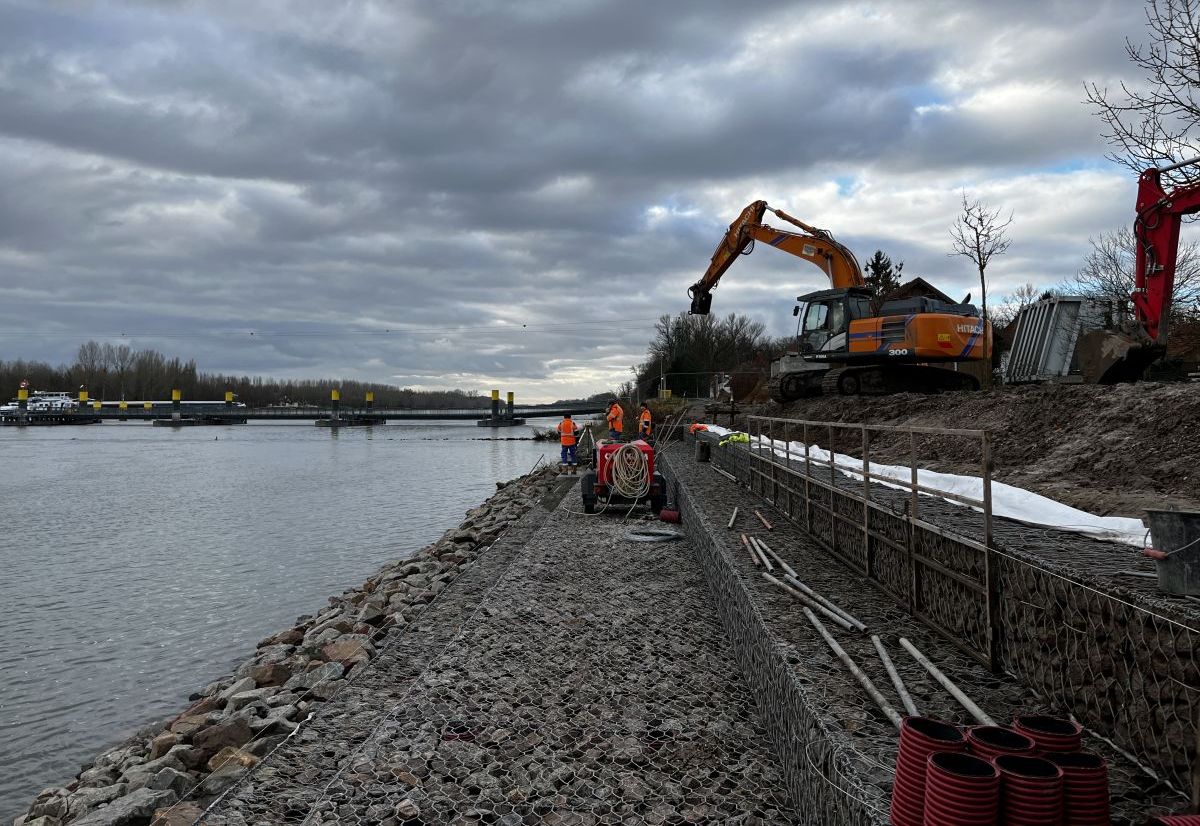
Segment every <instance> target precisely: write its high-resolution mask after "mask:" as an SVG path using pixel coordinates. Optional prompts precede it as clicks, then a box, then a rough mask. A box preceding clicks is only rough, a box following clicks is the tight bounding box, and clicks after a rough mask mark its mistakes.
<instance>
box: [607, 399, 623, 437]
mask: <svg viewBox="0 0 1200 826" xmlns="http://www.w3.org/2000/svg"><path fill="white" fill-rule="evenodd" d="M604 418H605V419H606V420H607V421H608V438H610V439H612V440H613V441H614V442H619V441H621V432H622V431H623V430H625V425H624V419H625V411H624V410H622V409H621V403H620V402H619V401H617V400H616V399H613V400H612V403H611V404H609V406H608V413H606V414H605V416H604Z"/></svg>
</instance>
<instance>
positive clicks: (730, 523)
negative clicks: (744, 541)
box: [725, 508, 738, 530]
mask: <svg viewBox="0 0 1200 826" xmlns="http://www.w3.org/2000/svg"><path fill="white" fill-rule="evenodd" d="M737 512H738V509H737V508H734V509H733V513H732V514H731V515H730V517H729V524H728V525H726V526H725V527H727V528H729V529H730V530H733V522H734V520H735V519H737Z"/></svg>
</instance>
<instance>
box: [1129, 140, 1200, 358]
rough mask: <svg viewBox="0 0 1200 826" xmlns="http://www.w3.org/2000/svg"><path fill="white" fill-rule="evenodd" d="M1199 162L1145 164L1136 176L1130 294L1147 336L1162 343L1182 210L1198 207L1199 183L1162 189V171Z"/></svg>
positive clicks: (1193, 210)
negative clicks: (1151, 166)
mask: <svg viewBox="0 0 1200 826" xmlns="http://www.w3.org/2000/svg"><path fill="white" fill-rule="evenodd" d="M1198 162H1200V158H1194V159H1192V160H1190V161H1184V162H1183V163H1179V164H1175V165H1174V166H1168V167H1164V168H1162V169H1147V170H1146V171H1145V172H1143V173H1142V176H1141V178H1140V179H1139V181H1138V198H1137V219H1136V220H1135V221H1134V225H1133V232H1134V235H1135V237H1136V238H1137V260H1136V268H1135V271H1134V272H1135V281H1134V289H1133V294H1132V295H1131V296H1130V298H1131V299H1132V300H1133V307H1134V313H1135V314H1136V315H1137V318H1138V322H1139V323H1141V325H1142V327H1144V328H1145V330H1146V333H1147V335H1149V336H1150V340H1151V341H1152V342H1154V343H1155V344H1156V345H1157V346H1158V347H1160V348H1161V347H1165V346H1166V343H1167V320H1168V317H1169V316H1170V312H1171V299H1172V293H1173V292H1174V289H1175V265H1176V259H1177V257H1178V254H1179V227H1180V224H1181V223H1182V221H1183V216H1184V215H1192V214H1194V213H1196V212H1200V184H1190V185H1188V186H1181V187H1179V188H1178V189H1174V190H1172V191H1171V192H1170V193H1167V192H1165V191H1164V190H1163V188H1162V180H1161V177H1162V173H1163V172H1169V171H1170V170H1172V169H1178V168H1179V167H1181V166H1190V165H1192V164H1195V163H1198Z"/></svg>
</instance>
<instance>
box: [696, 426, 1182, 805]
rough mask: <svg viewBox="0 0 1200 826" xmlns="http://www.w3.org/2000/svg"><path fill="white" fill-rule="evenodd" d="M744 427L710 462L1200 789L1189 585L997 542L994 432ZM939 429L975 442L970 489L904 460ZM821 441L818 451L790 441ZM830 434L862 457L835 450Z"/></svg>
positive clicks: (944, 623)
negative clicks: (1130, 579) (1137, 582)
mask: <svg viewBox="0 0 1200 826" xmlns="http://www.w3.org/2000/svg"><path fill="white" fill-rule="evenodd" d="M748 429H749V432H750V435H751V436H752V437H753V438H752V439H751V443H750V444H749V445H746V446H745V447H747V448H749V449H720V450H713V451H712V453H711V457H712V461H713V463H714V464H716V465H717V466H718V467H719V468H723V469H724V470H725V471H727V472H728V473H730V474H731V475H732V476H733V477H735V478H736V479H737V480H738V481H739V482H740V483H742V484H745V485H747V486H748V487H749V488H750V489H751V490H752V492H754V493H755V494H757V495H758V496H760V497H762V498H763V499H766V500H767V501H769V502H770V503H771V504H773V505H774V507H775V508H776V509H777V510H779V511H782V512H783V514H784V515H785V516H787V517H788V519H790V520H791V521H793V522H795V523H797V524H798V525H800V526H801V527H802V528H804V530H805V532H806V533H807V535H808V537H809V538H810V539H811V540H812V541H813V542H815V543H817V544H818V545H819V546H821V547H822V548H823V549H824V550H826V551H827V552H829V553H830V554H831V555H832V556H833V557H834V558H835V559H836V560H838V561H839V562H840V563H842V564H844V565H846V566H848V567H849V568H851V569H852V570H854V571H857V572H858V573H860V574H862V575H863V576H864V577H866V578H867V579H868V580H869V581H870V582H871V583H872V584H873V585H875V586H876V587H878V588H879V589H880V590H882V591H883V592H885V593H886V594H888V595H889V596H890V598H892V599H894V600H895V601H896V602H897V603H898V604H900V605H901V606H902V607H904V608H906V610H907V611H908V612H909V613H910V614H911V615H913V616H914V617H916V618H917V619H919V620H920V621H921V622H922V623H923V624H925V625H927V626H929V627H930V628H931V629H933V630H934V631H936V632H937V633H939V634H940V635H941V636H942V637H944V638H945V639H946V640H947V641H948V642H950V643H951V644H953V645H954V646H955V647H957V648H958V649H960V650H962V651H963V652H965V653H967V654H968V655H970V656H971V657H973V658H974V659H976V660H978V661H980V662H982V663H983V664H985V665H986V666H988V667H989V668H992V669H993V670H998V669H999V670H1003V671H1005V672H1007V673H1009V674H1011V675H1012V676H1013V677H1015V678H1016V679H1018V680H1019V681H1020V682H1021V683H1022V684H1024V685H1025V686H1027V687H1029V688H1031V689H1032V690H1033V691H1034V692H1036V693H1037V694H1038V695H1039V696H1041V697H1043V698H1046V700H1047V701H1048V702H1050V703H1051V704H1052V705H1054V706H1056V707H1058V708H1060V709H1063V710H1064V712H1065V713H1069V714H1071V715H1073V716H1074V717H1075V718H1076V719H1078V720H1079V721H1080V722H1081V723H1083V724H1084V725H1085V726H1088V727H1089V728H1090V729H1091V730H1092V731H1093V732H1095V733H1098V734H1101V735H1102V736H1104V737H1106V738H1108V739H1109V740H1111V742H1113V743H1114V744H1115V745H1116V746H1118V747H1119V748H1121V749H1124V750H1125V751H1126V752H1127V753H1128V754H1129V755H1132V756H1133V757H1134V758H1135V759H1136V760H1137V761H1138V762H1139V763H1140V764H1141V765H1142V767H1143V768H1148V769H1149V770H1151V771H1152V772H1153V774H1154V776H1155V777H1156V778H1158V779H1159V780H1161V781H1162V782H1164V783H1165V784H1167V785H1168V786H1169V787H1171V788H1172V789H1174V790H1176V791H1178V792H1180V793H1182V794H1186V793H1187V792H1188V790H1189V789H1191V788H1192V786H1193V780H1195V781H1196V782H1197V788H1200V758H1198V756H1197V754H1198V749H1197V744H1198V737H1197V734H1198V729H1200V725H1198V723H1200V622H1198V621H1197V620H1196V617H1195V614H1196V612H1195V607H1194V605H1193V604H1192V603H1191V598H1187V597H1184V598H1175V599H1174V600H1169V598H1164V597H1163V596H1162V595H1154V596H1149V597H1147V596H1143V595H1141V594H1138V593H1134V592H1131V591H1130V590H1128V589H1125V588H1120V587H1117V588H1114V586H1113V584H1112V583H1111V581H1109V579H1108V578H1106V577H1105V575H1104V570H1103V569H1108V568H1111V567H1113V566H1119V565H1128V563H1127V562H1126V561H1125V560H1126V558H1125V557H1122V556H1120V555H1116V556H1115V557H1114V558H1115V559H1116V560H1119V561H1116V562H1114V563H1112V564H1111V565H1102V566H1100V569H1099V570H1092V569H1091V568H1089V567H1088V564H1089V563H1088V562H1087V559H1089V557H1086V556H1085V557H1083V558H1081V559H1080V560H1078V561H1076V562H1072V560H1071V558H1070V557H1066V558H1063V557H1062V556H1061V555H1062V554H1063V553H1064V552H1067V548H1066V547H1065V546H1063V545H1062V544H1060V543H1059V542H1057V541H1055V540H1054V539H1047V538H1045V537H1042V536H1037V535H1031V536H1030V537H1029V538H1026V536H1025V533H1024V531H1022V530H1020V529H1016V530H1014V528H1013V526H1012V525H1011V524H1008V523H1006V524H1004V525H1001V526H997V527H999V529H1000V530H999V533H1000V534H1002V538H1003V539H1004V541H1003V542H1002V543H1001V542H997V541H995V540H994V537H993V530H992V528H993V526H992V508H991V504H992V502H991V485H992V448H993V442H992V436H991V435H990V434H988V433H987V432H985V431H981V430H954V429H945V428H926V427H889V426H882V425H862V424H847V423H837V422H834V423H831V422H814V421H804V420H795V419H779V418H771V417H763V416H752V417H748ZM839 436H840V437H841V438H840V439H839ZM881 438H889V439H891V440H893V442H892V445H891V446H890V447H891V450H890V454H889V455H895V453H896V445H895V440H897V439H901V440H902V439H905V438H907V440H908V451H907V453H908V461H909V467H908V468H905V469H904V470H905V471H906V472H907V479H901V478H897V474H896V473H892V474H887V473H882V472H880V468H879V467H878V465H877V466H876V467H875V468H872V467H871V459H870V457H871V453H872V442H873V441H874V442H875V444H876V445H878V442H879V441H880V439H881ZM943 439H953V440H960V439H961V440H967V441H975V442H976V443H977V445H978V454H977V456H978V466H979V475H980V480H981V487H980V488H979V493H980V495H979V496H977V497H974V496H965V495H963V494H962V493H960V492H958V491H950V490H943V489H940V488H939V487H937V486H936V485H933V484H929V483H927V482H926V481H924V480H923V479H922V477H921V475H920V474H919V472H918V471H917V470H916V468H918V467H919V465H920V463H921V460H922V456H921V454H920V451H919V448H920V447H921V446H922V445H923V444H925V443H928V442H930V441H933V442H941V440H943ZM817 442H825V443H826V445H825V447H827V448H828V449H829V454H830V456H829V457H826V456H825V455H824V454H823V453H814V452H813V451H811V450H810V451H805V449H804V448H803V447H801V446H800V445H801V444H803V445H810V446H811V445H814V443H817ZM793 443H796V444H793ZM943 445H944V442H942V443H941V444H939V445H938V446H939V447H942V446H943ZM839 446H840V449H841V450H842V452H843V454H846V453H847V452H850V451H854V452H857V453H859V454H860V455H858V456H857V457H851V461H847V460H846V459H845V458H844V456H843V459H842V461H841V462H840V463H839V462H838V461H837V459H836V458H834V457H835V456H836V454H837V451H838V449H839ZM733 447H735V446H734V445H731V446H730V448H733ZM736 447H737V448H741V447H743V446H741V445H738V446H736ZM878 452H879V451H878V449H876V453H878ZM848 474H851V475H848ZM921 497H924V499H922V498H921ZM938 499H946V500H949V501H951V502H953V503H955V505H954V506H951V505H945V506H939V503H938V501H937V500H938ZM959 505H961V506H965V507H957V506H959ZM972 513H977V514H978V517H979V520H980V522H976V521H975V520H974V519H973V518H972V516H971V514H972ZM1035 533H1036V532H1035ZM981 536H982V541H980V537H981ZM1064 536H1065V535H1064ZM1091 558H1092V559H1094V557H1091Z"/></svg>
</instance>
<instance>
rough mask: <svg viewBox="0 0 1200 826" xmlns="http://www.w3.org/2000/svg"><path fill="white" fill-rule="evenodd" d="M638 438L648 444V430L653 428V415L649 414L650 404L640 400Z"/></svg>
mask: <svg viewBox="0 0 1200 826" xmlns="http://www.w3.org/2000/svg"><path fill="white" fill-rule="evenodd" d="M637 422H638V438H639V439H641V440H642V441H643V442H646V443H647V444H649V442H650V431H651V430H653V429H654V417H653V416H651V415H650V405H648V404H646V403H645V402H642V409H641V410H640V411H639V412H638V417H637Z"/></svg>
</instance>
